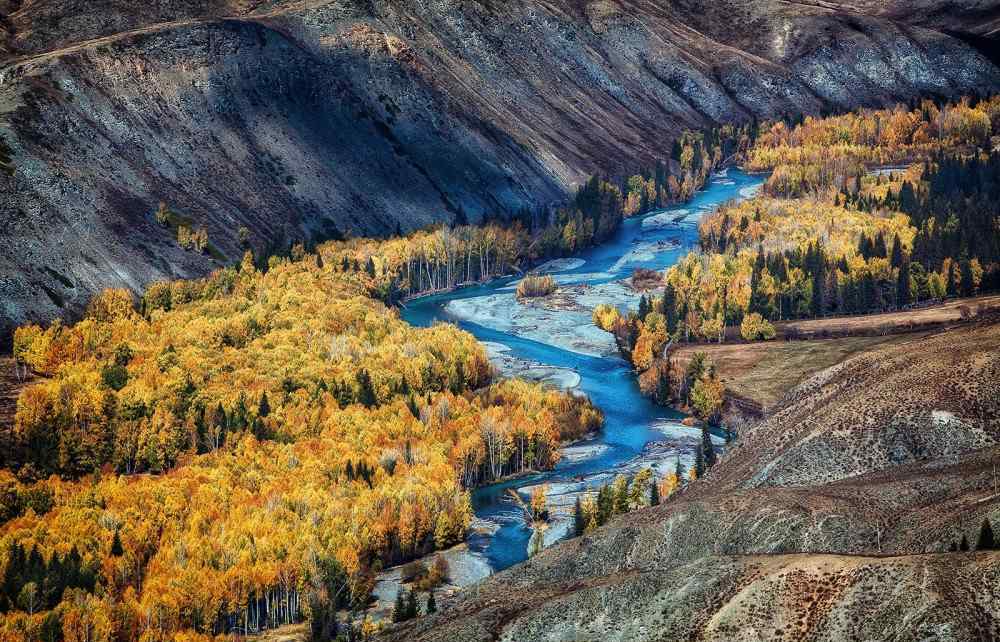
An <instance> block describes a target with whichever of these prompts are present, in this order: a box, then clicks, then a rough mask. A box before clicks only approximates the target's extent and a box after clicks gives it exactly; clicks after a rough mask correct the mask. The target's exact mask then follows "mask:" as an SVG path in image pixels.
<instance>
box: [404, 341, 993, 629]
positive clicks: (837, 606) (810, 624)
mask: <svg viewBox="0 0 1000 642" xmlns="http://www.w3.org/2000/svg"><path fill="white" fill-rule="evenodd" d="M998 365H1000V325H997V324H996V323H987V322H984V323H980V324H978V325H976V326H966V327H961V328H955V329H951V330H946V331H942V332H940V333H938V334H936V335H934V336H932V337H930V338H923V339H922V340H921V341H919V342H917V343H915V344H914V343H912V342H905V341H904V342H894V343H891V344H886V345H882V346H879V347H876V348H874V349H873V350H871V351H869V352H866V353H863V354H860V355H858V356H855V357H853V358H851V359H848V360H847V361H846V362H844V363H843V364H840V365H838V366H835V367H833V368H830V369H828V370H825V371H823V372H821V373H819V374H818V375H816V376H815V377H813V378H811V379H810V380H808V381H807V382H805V383H803V384H802V385H800V386H799V387H798V388H796V389H795V390H793V391H792V392H791V393H790V394H789V395H788V396H787V397H786V398H785V399H784V401H783V402H782V403H780V404H779V405H778V409H777V411H776V412H775V413H774V414H773V415H771V416H770V417H769V418H768V419H767V420H766V421H764V422H762V423H760V424H758V425H757V426H755V427H754V428H753V429H752V430H750V431H748V432H746V434H744V435H742V436H741V437H740V439H739V440H738V442H737V444H736V447H735V448H734V449H733V450H732V452H730V453H729V454H727V456H726V457H725V458H724V459H723V460H722V462H721V463H720V464H718V465H717V466H716V468H714V469H713V470H712V472H711V473H710V474H709V475H708V476H707V478H706V479H704V480H702V481H699V482H697V483H696V484H694V485H693V486H692V487H690V488H689V489H688V490H687V491H686V492H684V493H683V494H682V495H680V496H679V497H674V498H672V499H670V500H669V501H667V502H666V503H664V504H662V505H660V506H658V507H654V508H649V509H645V510H641V511H638V512H635V513H630V514H627V515H625V516H623V517H620V518H618V519H616V520H614V521H613V522H611V523H610V524H608V525H607V526H605V527H603V528H600V529H598V530H597V531H595V532H593V533H591V534H588V535H585V536H583V537H580V538H576V539H573V540H570V541H568V542H566V543H564V544H561V545H559V546H556V547H554V548H552V549H549V550H547V551H545V552H543V553H541V554H539V555H537V556H536V557H534V558H532V559H531V560H530V561H529V562H527V563H525V564H523V565H520V566H517V567H514V568H512V569H509V570H508V571H505V572H503V573H500V574H498V575H496V576H493V577H492V578H490V579H488V580H486V581H485V582H484V583H482V584H480V585H478V586H476V587H473V588H472V589H470V590H468V591H467V592H466V593H464V594H463V595H461V596H459V598H458V600H457V602H456V603H455V604H452V605H449V606H448V608H446V609H444V610H443V611H442V612H441V613H440V614H438V615H436V616H434V617H429V618H423V619H421V620H419V621H417V622H416V623H413V624H411V625H409V626H404V627H401V628H398V629H394V630H391V631H389V632H388V634H387V638H388V639H398V640H450V641H459V640H480V639H483V640H485V639H490V640H521V641H526V640H566V639H573V640H687V639H700V640H759V639H775V640H782V639H783V640H800V639H810V640H870V639H878V640H885V639H892V640H924V639H934V640H954V641H956V642H958V641H965V640H987V639H994V638H995V637H996V635H997V634H998V632H1000V611H998V609H997V605H998V604H1000V600H998V598H1000V576H998V575H997V573H998V571H1000V553H997V552H995V551H994V552H982V553H948V552H946V551H948V550H949V548H950V547H951V546H952V545H953V544H954V543H955V542H957V541H959V540H960V539H961V538H962V536H963V535H965V536H966V537H967V538H968V539H969V540H971V541H975V535H976V533H977V531H978V526H979V524H981V523H982V520H983V519H984V518H985V517H989V518H991V519H992V521H993V522H994V523H997V521H998V519H1000V494H998V492H997V487H998V486H997V484H998V480H997V465H998V463H1000V447H998V438H1000V426H998V424H997V420H996V417H997V411H998V408H997V403H998V400H1000V390H998V389H997V383H996V382H997V380H998V372H997V367H998ZM876 402H877V403H876Z"/></svg>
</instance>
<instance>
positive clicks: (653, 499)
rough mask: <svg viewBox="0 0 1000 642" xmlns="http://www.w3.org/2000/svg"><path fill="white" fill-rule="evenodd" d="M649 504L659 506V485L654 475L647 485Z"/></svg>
mask: <svg viewBox="0 0 1000 642" xmlns="http://www.w3.org/2000/svg"><path fill="white" fill-rule="evenodd" d="M649 505H650V506H659V505H660V485H659V484H658V483H656V477H655V476H654V477H653V479H652V482H651V484H650V487H649Z"/></svg>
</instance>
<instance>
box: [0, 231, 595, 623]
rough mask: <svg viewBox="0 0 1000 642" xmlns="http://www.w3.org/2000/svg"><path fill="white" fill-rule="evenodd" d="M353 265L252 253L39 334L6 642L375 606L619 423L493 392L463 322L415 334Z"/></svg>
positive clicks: (23, 335) (106, 302) (28, 395)
mask: <svg viewBox="0 0 1000 642" xmlns="http://www.w3.org/2000/svg"><path fill="white" fill-rule="evenodd" d="M339 252H341V249H340V247H339V246H337V245H336V244H331V245H330V246H321V247H320V248H318V251H317V252H316V253H306V252H304V251H301V250H300V251H297V252H295V253H294V254H295V255H296V257H295V258H272V259H271V260H270V261H269V263H268V265H267V267H266V269H263V270H261V269H257V268H256V267H255V266H254V261H253V260H252V258H251V257H250V256H249V254H248V255H247V257H246V258H245V259H244V261H243V262H242V264H241V265H239V266H235V267H232V268H227V269H223V270H220V271H218V272H216V273H215V274H213V275H212V276H210V277H208V278H206V279H201V280H195V281H176V282H170V283H158V284H155V285H153V286H152V287H150V288H149V289H148V290H147V292H146V293H145V294H144V296H143V297H142V298H141V299H140V300H138V301H136V300H134V299H133V297H132V295H131V294H130V293H129V292H127V291H123V290H109V291H105V292H104V293H102V294H101V295H99V296H97V297H95V298H94V300H93V301H92V302H91V303H90V305H89V307H88V309H87V313H86V315H85V318H84V319H83V320H81V321H80V322H78V323H76V324H73V325H66V324H62V323H59V322H56V323H53V324H52V325H50V326H49V327H47V328H42V327H39V326H34V325H29V326H25V327H22V328H19V329H18V330H17V332H16V336H15V341H14V344H15V348H14V350H15V353H14V354H15V359H16V361H17V362H18V364H19V366H20V367H21V368H24V370H26V371H29V372H31V373H34V376H35V378H34V379H33V380H32V381H30V382H29V383H28V384H27V385H26V387H25V388H24V390H23V392H22V393H21V395H20V398H19V399H18V402H17V411H16V415H15V418H14V425H13V429H12V431H11V432H10V434H6V435H4V439H5V445H9V448H4V450H3V456H4V458H5V461H4V462H3V464H4V467H5V470H4V471H3V472H2V473H0V514H2V516H3V518H4V521H3V524H2V526H0V578H2V583H0V613H2V614H3V615H2V616H0V639H11V640H14V639H43V640H58V639H64V640H71V641H77V640H81V641H82V640H88V641H91V640H140V639H141V640H160V639H198V636H211V635H214V634H222V633H249V632H253V631H259V630H262V629H265V628H269V627H271V626H275V625H279V624H283V623H287V622H292V621H300V620H301V619H303V618H306V617H310V616H312V617H313V618H314V619H315V618H316V617H328V618H334V617H335V615H333V614H334V613H336V611H337V609H351V608H355V609H362V608H363V607H364V606H365V605H366V604H367V602H368V600H369V596H370V591H371V588H372V583H373V576H374V573H375V572H377V571H378V570H379V569H381V568H382V567H384V566H387V565H390V564H395V563H399V562H401V561H404V560H407V559H411V558H413V557H416V556H419V555H422V554H425V553H427V552H429V551H431V550H434V549H439V548H444V547H447V546H450V545H452V544H455V543H457V542H459V541H461V540H462V539H463V538H464V536H465V531H466V528H467V526H468V523H469V520H470V518H471V508H470V504H469V495H468V491H469V490H470V489H471V488H473V487H475V486H476V485H478V484H481V483H487V482H490V481H494V480H496V479H499V478H501V477H504V476H506V475H510V474H514V473H518V472H522V471H526V470H539V469H545V468H549V467H551V466H552V465H554V464H555V462H556V461H558V459H559V446H560V444H561V443H562V442H564V441H567V440H572V439H575V438H578V437H580V436H582V435H583V434H586V433H590V432H593V431H594V430H597V429H599V428H600V426H601V424H602V421H603V417H602V415H601V413H600V412H599V411H598V410H597V409H596V408H594V407H593V406H592V405H591V404H590V403H589V402H588V401H586V400H585V399H582V398H577V397H573V396H570V395H567V394H564V393H561V392H557V391H553V390H549V389H545V388H542V387H539V386H537V385H534V384H528V383H525V382H522V381H516V380H509V381H500V380H495V378H494V375H493V372H492V369H491V366H490V364H489V362H488V360H487V358H486V355H485V353H484V351H483V348H482V347H481V346H480V345H479V344H477V343H476V341H475V340H474V339H473V338H472V337H471V336H470V335H468V334H466V333H464V332H461V331H459V330H457V329H456V328H455V327H454V326H451V325H446V324H441V325H436V326H434V327H431V328H428V329H415V328H413V327H411V326H409V325H408V324H406V323H404V322H403V321H401V320H400V319H399V318H398V315H397V313H396V311H395V310H393V309H392V308H389V307H386V306H385V305H384V304H383V303H381V302H379V301H377V300H374V299H372V298H371V297H369V296H367V292H368V291H369V290H370V289H371V288H372V285H373V279H372V278H371V277H370V276H369V275H368V273H367V272H366V271H365V270H364V269H362V270H360V271H353V270H349V271H346V272H345V271H342V270H340V269H339V267H340V264H339V262H338V261H335V260H334V259H335V257H337V256H339V254H338V253H339ZM24 370H19V372H23V371H24ZM328 630H329V628H328ZM181 633H183V636H182V637H181V638H177V637H176V636H177V635H178V634H181Z"/></svg>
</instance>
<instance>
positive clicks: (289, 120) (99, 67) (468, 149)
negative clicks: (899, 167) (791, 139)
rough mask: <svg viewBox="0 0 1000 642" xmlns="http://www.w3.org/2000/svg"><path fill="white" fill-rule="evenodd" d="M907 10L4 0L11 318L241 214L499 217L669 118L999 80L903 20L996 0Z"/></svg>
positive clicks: (304, 228) (304, 225) (0, 140)
mask: <svg viewBox="0 0 1000 642" xmlns="http://www.w3.org/2000/svg"><path fill="white" fill-rule="evenodd" d="M904 4H905V5H906V6H907V7H910V8H912V5H911V4H910V3H874V2H857V3H839V4H831V3H825V2H817V3H805V2H804V3H794V2H777V1H771V0H727V1H726V2H706V1H704V0H686V1H684V2H678V3H667V4H664V3H659V2H651V1H641V0H620V1H618V2H613V1H598V2H580V1H576V0H555V1H554V2H546V3H537V2H527V1H518V2H504V3H498V2H456V1H449V0H437V1H434V2H427V3H424V2H409V1H403V0H383V1H380V2H360V1H350V0H337V1H331V0H302V1H299V2H291V1H284V2H282V1H275V2H251V1H249V0H230V1H228V2H226V1H221V0H215V1H213V0H200V1H199V0H163V1H160V2H155V3H134V2H133V3H126V2H121V1H119V0H102V1H98V2H93V3H85V2H81V1H74V0H0V13H2V20H0V30H2V33H0V40H2V42H3V43H4V44H3V45H2V50H0V60H3V59H4V58H6V62H5V63H3V66H2V67H0V250H2V251H0V274H3V275H4V278H3V279H0V330H7V329H9V327H10V326H11V325H12V324H15V323H21V322H24V321H26V320H29V319H37V320H46V319H51V318H53V317H56V316H60V315H66V314H69V315H72V314H74V313H77V312H79V311H80V310H81V309H82V307H83V306H84V305H85V303H86V301H87V299H88V298H89V296H90V295H91V294H92V293H93V292H95V291H97V290H99V289H100V288H103V287H107V286H127V287H130V288H133V289H140V288H142V287H143V286H144V285H146V284H148V283H149V282H150V281H152V280H155V279H160V278H168V277H187V276H193V275H198V274H203V273H205V272H207V271H208V270H210V269H212V267H213V266H214V265H217V264H219V263H222V262H227V261H232V260H236V259H237V258H238V257H239V256H240V255H241V254H242V252H243V250H244V248H243V247H242V246H241V240H240V235H239V230H240V228H241V227H246V228H247V231H248V232H249V236H248V238H247V241H248V243H249V244H250V245H251V246H253V247H255V248H256V249H258V250H263V249H266V248H277V247H283V246H286V245H287V244H288V243H289V242H291V241H294V240H298V239H308V238H322V237H329V236H336V235H338V234H347V233H352V234H382V233H386V232H391V231H393V230H394V229H396V226H397V224H398V225H400V226H401V227H402V228H403V229H404V230H405V229H412V228H415V227H419V226H423V225H426V224H428V223H432V222H435V221H449V220H452V219H454V218H455V216H456V215H457V212H458V211H459V209H462V210H464V211H466V212H467V213H468V214H469V216H470V218H472V219H476V218H478V217H480V216H482V215H483V214H486V213H498V214H504V213H510V212H514V211H517V210H519V209H520V208H522V207H538V206H541V205H544V204H548V203H551V202H553V201H557V200H560V199H562V198H564V197H565V196H566V194H567V193H568V192H569V190H571V189H572V187H573V186H574V185H576V184H579V183H580V181H582V180H583V179H584V178H585V177H586V176H587V175H588V174H590V173H592V172H595V171H598V170H601V171H609V172H613V173H623V172H625V171H632V170H634V169H636V168H637V167H639V166H642V165H648V164H650V163H651V162H652V161H653V159H655V158H657V157H662V156H663V155H664V154H665V150H666V149H667V146H668V145H669V141H670V140H671V138H672V137H673V136H674V135H676V134H677V133H678V132H679V131H681V130H682V129H684V128H690V127H700V126H704V125H707V124H710V123H712V122H723V121H745V120H747V119H749V118H750V117H751V116H760V117H763V116H769V115H776V114H785V113H798V112H817V111H821V110H824V109H830V108H847V107H853V106H857V105H860V104H872V105H875V104H885V103H890V102H893V101H896V100H902V99H908V98H913V97H915V96H918V95H947V96H954V95H958V94H963V93H969V92H972V91H979V92H984V91H990V90H995V89H998V88H1000V71H998V70H997V68H996V67H994V66H993V65H992V64H991V63H990V62H989V61H988V60H987V59H985V58H984V57H983V56H981V55H980V54H978V53H977V52H976V51H975V50H973V49H972V48H971V47H969V46H968V45H966V44H964V43H963V42H962V41H960V40H959V39H956V38H953V37H950V36H946V35H943V34H942V33H940V32H937V31H933V30H930V29H926V28H923V27H920V26H914V25H915V24H926V25H927V26H929V27H932V28H942V29H944V28H947V29H950V30H953V31H954V30H958V31H960V32H962V33H968V34H969V35H976V36H979V35H988V33H989V30H988V29H986V30H985V31H984V28H983V27H982V25H984V24H986V23H985V22H984V19H983V16H984V15H986V14H991V12H993V9H994V7H993V4H995V3H976V2H968V3H959V4H960V8H961V9H960V10H959V9H956V8H955V5H954V3H943V2H932V1H928V2H925V3H924V4H925V5H926V11H925V12H924V13H921V12H920V11H915V12H910V13H906V12H905V11H903V6H904ZM946 4H947V6H948V7H951V9H949V10H947V11H946V10H945V5H946ZM935 12H936V13H935ZM938 14H940V16H946V17H947V20H944V19H943V18H942V19H940V20H939V19H937V18H935V17H934V16H935V15H938ZM921 16H922V17H921ZM894 20H900V22H895V21H894ZM161 201H162V202H164V203H166V204H167V205H168V206H169V207H170V208H171V209H172V210H173V211H175V212H177V213H178V218H177V219H176V220H179V221H183V222H185V223H187V224H188V225H190V226H191V227H192V228H195V229H197V228H201V227H204V228H205V229H206V230H207V232H208V237H209V243H210V245H211V248H210V250H209V251H208V252H207V253H205V254H201V253H195V252H191V251H185V250H184V249H182V248H181V247H180V246H179V245H178V243H177V241H176V234H175V231H174V229H171V228H169V227H162V226H160V225H158V224H157V223H156V221H155V220H154V217H153V213H154V211H155V209H156V207H157V204H158V203H159V202H161ZM4 334H6V332H4Z"/></svg>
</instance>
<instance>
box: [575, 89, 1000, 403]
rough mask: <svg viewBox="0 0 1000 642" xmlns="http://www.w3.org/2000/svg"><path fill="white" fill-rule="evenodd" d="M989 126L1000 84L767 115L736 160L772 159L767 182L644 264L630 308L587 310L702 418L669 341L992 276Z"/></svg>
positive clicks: (760, 332) (999, 122) (951, 289)
mask: <svg viewBox="0 0 1000 642" xmlns="http://www.w3.org/2000/svg"><path fill="white" fill-rule="evenodd" d="M996 132H1000V97H993V98H990V99H986V100H978V101H975V100H971V99H963V100H961V101H959V102H957V103H951V104H943V105H938V104H936V103H934V102H931V101H923V102H921V103H920V104H919V105H917V106H915V107H914V108H912V109H907V108H906V107H904V106H897V107H895V108H893V109H885V110H860V111H857V112H854V113H850V114H845V115H841V116H833V117H828V118H813V117H805V118H804V119H801V120H800V121H799V122H798V123H797V124H790V123H788V122H785V121H778V122H775V123H769V124H764V125H762V126H761V129H760V133H759V135H758V136H757V137H756V138H755V140H754V143H753V146H752V147H751V148H750V149H749V150H748V151H747V152H746V154H745V156H744V157H743V159H742V160H743V162H744V163H745V165H746V167H748V168H749V169H751V170H758V171H770V172H771V174H770V175H769V177H768V180H767V182H766V184H765V187H764V193H763V194H761V195H759V196H757V197H755V198H752V199H749V200H746V201H743V202H740V203H731V204H728V205H725V206H723V207H721V208H719V209H718V210H717V211H716V212H713V213H711V214H707V215H705V216H704V217H703V218H702V219H701V221H700V224H699V238H700V248H699V249H698V250H696V251H693V252H690V253H689V254H687V255H686V256H684V257H682V258H681V259H680V260H679V261H678V262H677V263H676V264H675V265H673V266H671V267H670V268H669V269H668V270H666V272H665V273H663V274H662V275H660V276H659V277H658V278H657V277H656V276H655V275H653V276H650V275H643V276H642V279H641V282H642V283H643V287H651V288H652V289H653V292H651V293H650V295H649V296H648V297H647V296H646V295H643V297H642V299H641V301H640V305H639V309H638V311H633V312H630V313H628V314H622V313H620V312H619V311H618V310H614V309H610V308H608V307H606V306H605V307H603V308H598V309H597V310H595V312H594V320H595V323H596V324H597V325H598V326H599V327H601V328H603V329H605V330H607V331H609V332H613V333H614V334H615V336H616V339H617V342H618V345H619V347H620V348H621V350H622V352H623V354H624V355H625V356H626V357H627V358H628V359H630V361H631V363H632V364H633V366H634V368H635V369H636V371H637V373H639V375H640V385H641V386H642V388H643V390H644V392H646V393H647V394H649V395H650V396H652V397H654V398H655V399H656V400H657V401H660V402H662V403H680V404H681V405H684V406H687V407H689V408H691V409H692V410H693V411H695V412H696V413H698V414H699V415H701V416H702V417H705V418H708V417H710V416H711V415H712V414H713V413H712V412H711V411H712V409H713V407H712V404H705V403H702V407H699V406H698V405H696V404H694V403H693V399H692V397H691V396H690V394H688V390H687V388H688V387H690V388H692V389H693V386H694V383H697V382H693V383H692V382H691V381H690V379H689V377H687V376H686V375H684V374H682V373H675V374H673V375H672V376H671V374H670V370H671V365H670V363H669V359H668V358H665V354H666V352H668V347H669V345H671V344H672V343H673V342H719V343H721V342H724V341H727V340H733V339H742V340H745V341H755V340H767V339H771V338H774V337H775V335H776V331H775V328H774V323H775V322H778V321H785V320H790V319H804V318H817V317H827V316H835V315H853V314H867V313H876V312H887V311H893V310H901V309H907V308H910V307H912V306H915V305H923V304H926V303H929V302H933V301H935V300H942V299H944V298H946V297H956V296H974V295H977V294H980V293H982V292H987V291H995V290H997V289H1000V234H998V230H1000V206H998V205H997V202H998V201H997V197H998V196H1000V154H998V153H997V152H994V151H992V150H991V148H990V147H991V140H995V138H994V139H991V136H993V135H994V133H996ZM885 164H892V165H894V166H893V167H891V168H889V169H880V166H882V165H885ZM710 384H712V381H711V377H709V378H708V379H707V381H706V384H705V387H706V389H708V388H716V386H715V385H710ZM713 396H714V395H713ZM702 401H703V402H704V399H702Z"/></svg>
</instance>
